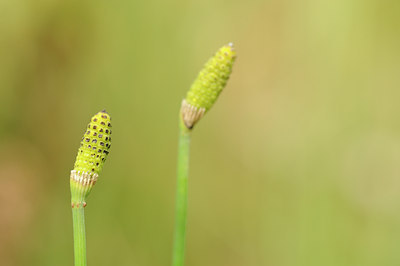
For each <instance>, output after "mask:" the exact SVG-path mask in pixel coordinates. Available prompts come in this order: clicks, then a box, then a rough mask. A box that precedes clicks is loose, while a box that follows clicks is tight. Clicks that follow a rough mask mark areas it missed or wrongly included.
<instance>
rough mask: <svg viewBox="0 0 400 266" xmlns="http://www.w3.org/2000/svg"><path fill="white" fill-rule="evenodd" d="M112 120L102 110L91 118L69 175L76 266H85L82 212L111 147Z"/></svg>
mask: <svg viewBox="0 0 400 266" xmlns="http://www.w3.org/2000/svg"><path fill="white" fill-rule="evenodd" d="M110 121H111V117H110V115H109V114H108V113H107V112H106V111H105V110H104V111H101V112H99V113H97V114H96V115H94V116H93V117H92V119H91V121H90V123H89V125H88V126H87V129H86V132H85V134H84V136H83V138H82V141H81V145H80V148H79V150H78V155H77V156H76V161H75V165H74V170H72V171H71V176H70V187H71V207H72V218H73V231H74V257H75V266H86V233H85V212H84V208H85V207H86V197H87V196H88V195H89V193H90V191H91V190H92V188H93V186H94V185H95V184H96V181H97V178H98V176H99V174H100V172H101V170H102V168H103V164H104V161H105V160H106V158H107V155H108V152H109V149H110V147H111V122H110Z"/></svg>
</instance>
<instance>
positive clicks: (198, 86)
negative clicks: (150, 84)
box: [181, 43, 236, 128]
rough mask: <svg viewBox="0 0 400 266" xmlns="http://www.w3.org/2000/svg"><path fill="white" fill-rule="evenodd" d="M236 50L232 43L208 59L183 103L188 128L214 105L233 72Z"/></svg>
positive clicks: (183, 116) (184, 118) (184, 117)
mask: <svg viewBox="0 0 400 266" xmlns="http://www.w3.org/2000/svg"><path fill="white" fill-rule="evenodd" d="M235 59H236V52H235V50H234V49H233V45H232V43H230V44H228V45H225V46H223V47H222V48H221V49H219V51H218V52H217V53H216V54H215V55H214V56H213V57H212V58H210V59H209V60H208V62H207V63H206V64H205V65H204V68H203V70H201V72H200V73H199V75H198V76H197V78H196V80H195V81H194V83H193V84H192V87H191V88H190V90H189V92H188V93H187V95H186V99H185V100H184V101H183V103H182V108H181V113H182V119H183V121H184V123H185V125H186V127H188V128H192V127H193V126H194V124H195V123H196V122H197V121H198V120H199V119H200V118H201V117H202V116H203V115H204V114H205V113H206V112H207V111H208V110H210V108H211V107H212V105H213V104H214V103H215V101H216V100H217V98H218V95H219V94H220V93H221V91H222V89H223V88H224V87H225V85H226V83H227V81H228V79H229V76H230V74H231V72H232V65H233V62H234V61H235Z"/></svg>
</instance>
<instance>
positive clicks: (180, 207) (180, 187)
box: [172, 119, 191, 266]
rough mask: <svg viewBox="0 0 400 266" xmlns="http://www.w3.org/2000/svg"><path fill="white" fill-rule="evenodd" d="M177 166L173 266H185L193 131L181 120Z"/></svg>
mask: <svg viewBox="0 0 400 266" xmlns="http://www.w3.org/2000/svg"><path fill="white" fill-rule="evenodd" d="M179 129H180V130H179V145H178V165H177V190H176V213H175V236H174V250H173V261H172V265H173V266H183V265H184V259H185V235H186V216H187V215H186V213H187V200H188V196H187V195H188V193H187V189H188V174H189V151H190V136H191V134H190V133H191V130H190V129H188V128H187V127H186V126H185V125H184V124H183V122H182V119H181V120H180V127H179Z"/></svg>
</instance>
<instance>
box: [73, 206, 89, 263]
mask: <svg viewBox="0 0 400 266" xmlns="http://www.w3.org/2000/svg"><path fill="white" fill-rule="evenodd" d="M72 220H73V228H74V256H75V266H86V233H85V209H84V207H83V206H82V205H81V206H79V207H76V206H75V208H72Z"/></svg>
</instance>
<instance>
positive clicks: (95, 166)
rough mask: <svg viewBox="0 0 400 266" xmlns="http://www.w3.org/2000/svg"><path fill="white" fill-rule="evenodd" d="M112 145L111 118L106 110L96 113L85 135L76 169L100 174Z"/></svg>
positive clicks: (77, 157)
mask: <svg viewBox="0 0 400 266" xmlns="http://www.w3.org/2000/svg"><path fill="white" fill-rule="evenodd" d="M110 147H111V118H110V115H109V114H107V113H106V111H101V112H99V113H97V114H95V115H94V116H93V117H92V119H91V120H90V123H89V125H88V126H87V129H86V132H85V134H84V135H83V138H82V141H81V146H80V148H79V151H78V155H77V156H76V161H75V166H74V170H75V171H77V172H82V173H89V174H90V173H91V174H97V175H98V174H100V172H101V169H102V168H103V164H104V161H105V160H106V158H107V155H108V153H109V150H110Z"/></svg>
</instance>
